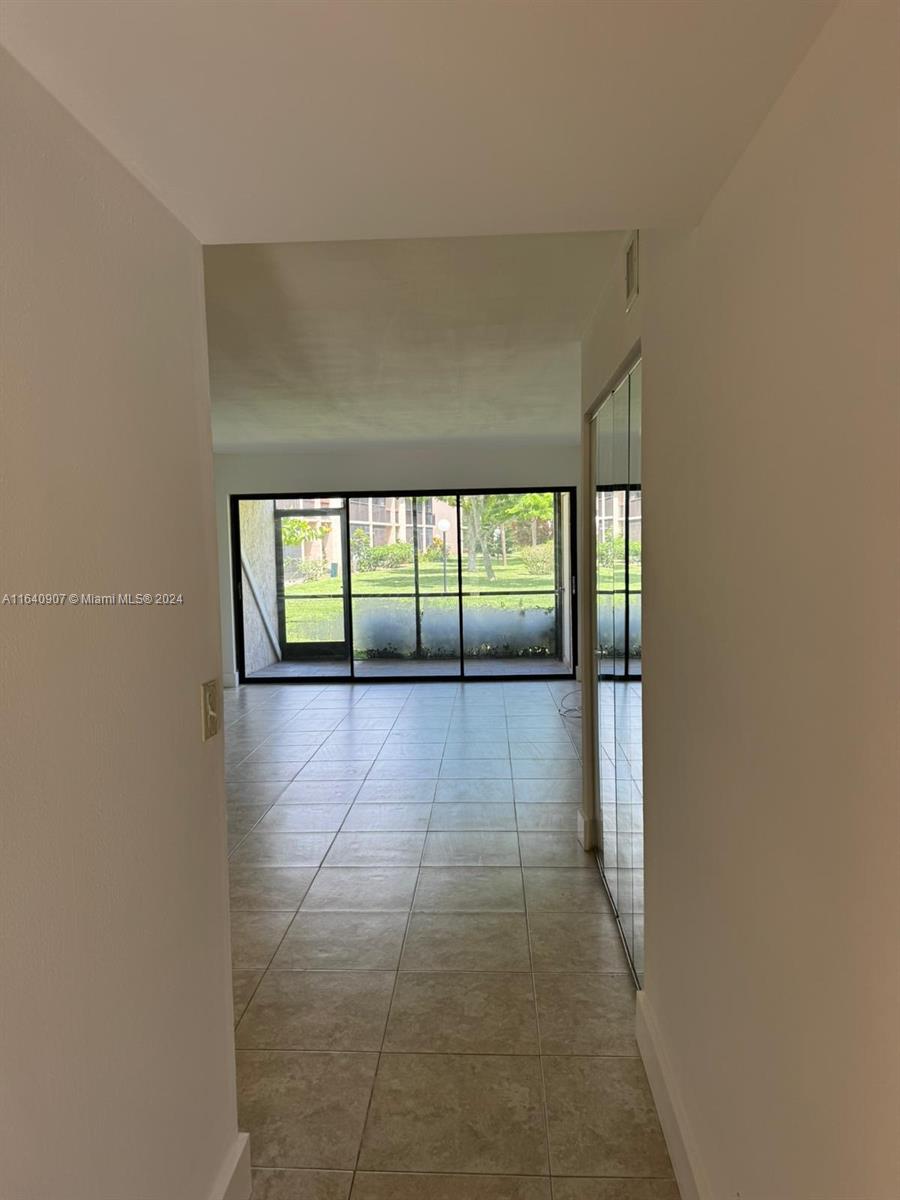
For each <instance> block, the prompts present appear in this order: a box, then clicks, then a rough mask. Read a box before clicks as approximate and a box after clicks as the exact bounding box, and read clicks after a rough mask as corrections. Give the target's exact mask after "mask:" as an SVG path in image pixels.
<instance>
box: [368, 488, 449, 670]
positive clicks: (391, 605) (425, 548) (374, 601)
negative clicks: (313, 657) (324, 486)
mask: <svg viewBox="0 0 900 1200" xmlns="http://www.w3.org/2000/svg"><path fill="white" fill-rule="evenodd" d="M350 514H351V521H350V529H351V533H350V547H351V552H350V560H351V593H352V597H353V600H352V617H353V661H354V672H355V674H356V675H357V676H358V677H359V678H361V679H363V678H377V677H379V676H385V675H394V674H400V675H409V674H415V675H420V674H421V675H454V674H458V673H459V671H460V662H459V570H458V565H459V564H458V549H457V547H458V546H459V533H458V524H457V517H458V514H457V504H456V497H455V496H452V497H441V496H367V497H363V498H356V499H351V500H350Z"/></svg>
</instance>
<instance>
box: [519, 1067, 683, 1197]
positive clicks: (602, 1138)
mask: <svg viewBox="0 0 900 1200" xmlns="http://www.w3.org/2000/svg"><path fill="white" fill-rule="evenodd" d="M543 1067H544V1080H545V1084H546V1090H547V1119H548V1122H549V1130H550V1161H551V1164H552V1170H553V1173H554V1174H555V1175H601V1176H629V1175H633V1176H646V1177H654V1176H656V1177H660V1178H665V1177H669V1178H671V1176H672V1169H671V1165H670V1163H669V1155H668V1152H667V1150H666V1143H665V1141H664V1139H663V1135H662V1130H661V1128H660V1125H659V1119H658V1117H657V1115H656V1110H655V1109H654V1107H653V1098H652V1097H651V1095H650V1088H649V1086H648V1085H647V1078H646V1076H645V1074H644V1068H643V1065H642V1064H641V1061H640V1059H639V1058H575V1057H570V1058H558V1057H555V1056H553V1055H548V1056H545V1057H544V1059H543Z"/></svg>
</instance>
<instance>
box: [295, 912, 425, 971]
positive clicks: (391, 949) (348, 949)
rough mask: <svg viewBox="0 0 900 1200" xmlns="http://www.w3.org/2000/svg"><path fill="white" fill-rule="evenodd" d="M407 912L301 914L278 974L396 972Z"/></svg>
mask: <svg viewBox="0 0 900 1200" xmlns="http://www.w3.org/2000/svg"><path fill="white" fill-rule="evenodd" d="M405 929H406V913H405V912H396V913H395V912H307V911H306V910H305V909H302V908H301V910H300V912H299V913H298V914H297V917H296V918H295V920H294V922H293V924H292V925H291V927H290V929H289V930H288V932H287V934H286V935H285V938H284V941H283V942H282V944H281V948H280V950H279V951H278V954H277V955H276V958H275V962H274V964H273V965H274V967H275V969H276V970H288V971H296V970H320V971H328V970H353V969H357V970H363V971H393V970H394V969H395V968H396V966H397V960H398V959H399V957H400V947H401V946H402V944H403V933H404V930H405Z"/></svg>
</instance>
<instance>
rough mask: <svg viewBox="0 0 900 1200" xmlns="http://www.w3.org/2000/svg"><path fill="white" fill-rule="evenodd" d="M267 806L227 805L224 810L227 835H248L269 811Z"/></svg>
mask: <svg viewBox="0 0 900 1200" xmlns="http://www.w3.org/2000/svg"><path fill="white" fill-rule="evenodd" d="M270 807H271V805H268V804H229V805H228V808H227V809H226V814H225V815H226V817H227V818H228V832H229V833H249V832H250V830H251V829H252V828H253V827H254V825H258V824H259V822H260V821H261V820H262V818H263V817H264V816H265V815H266V813H267V812H268V811H269V809H270Z"/></svg>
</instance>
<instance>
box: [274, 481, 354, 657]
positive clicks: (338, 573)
mask: <svg viewBox="0 0 900 1200" xmlns="http://www.w3.org/2000/svg"><path fill="white" fill-rule="evenodd" d="M310 503H311V502H310V501H306V500H304V501H289V500H288V501H286V500H279V501H277V502H276V506H275V510H274V518H275V560H276V572H277V580H278V607H279V626H280V634H281V649H282V659H283V660H284V661H305V660H321V661H322V662H329V661H330V662H349V638H348V630H347V605H346V594H345V584H346V578H345V566H346V564H345V537H344V521H345V514H344V510H343V509H342V508H337V507H331V508H326V507H325V502H320V503H319V504H317V505H316V507H305V506H306V505H309V504H310ZM298 504H303V505H304V507H303V508H300V507H297V505H298ZM292 506H293V507H292Z"/></svg>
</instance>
